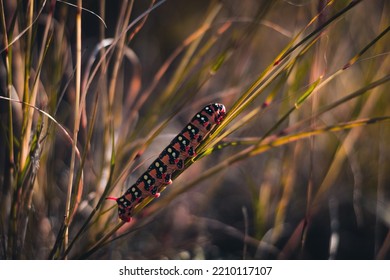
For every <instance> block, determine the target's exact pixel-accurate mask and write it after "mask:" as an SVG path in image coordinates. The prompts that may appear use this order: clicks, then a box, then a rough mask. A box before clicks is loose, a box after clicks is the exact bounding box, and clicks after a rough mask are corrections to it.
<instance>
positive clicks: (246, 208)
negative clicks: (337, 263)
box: [0, 0, 390, 259]
mask: <svg viewBox="0 0 390 280" xmlns="http://www.w3.org/2000/svg"><path fill="white" fill-rule="evenodd" d="M81 5H82V7H83V10H81V9H79V8H80V7H81ZM78 7H79V8H78ZM389 15H390V5H389V2H388V1H385V0H382V1H381V0H376V1H368V0H367V1H349V0H345V1H325V0H323V1H322V0H315V1H314V0H313V1H305V0H303V1H302V0H295V1H294V0H292V1H286V0H280V1H254V0H245V1H229V0H226V1H195V0H194V1H180V0H166V1H163V0H162V1H153V0H150V1H131V0H129V1H105V0H100V1H81V0H78V1H77V2H76V1H73V2H68V1H55V0H48V1H43V0H40V1H34V0H30V1H13V0H3V1H1V14H0V19H1V58H2V60H1V65H0V69H1V72H0V77H1V79H0V81H1V92H0V125H1V126H0V149H1V150H0V207H1V210H0V258H1V259H47V258H49V259H64V258H69V259H74V258H81V259H85V258H90V259H165V258H168V259H189V258H190V259H278V258H279V259H345V258H348V259H376V258H377V259H383V258H389V257H390V253H389V246H390V230H389V229H390V214H389V213H390V212H389V211H390V210H389V209H390V208H389V207H390V200H389V199H390V189H389V188H390V173H389V170H390V145H389V140H388V139H390V122H389V120H390V98H389V93H390V84H389V80H390V56H389V51H390V48H389V46H390V37H389V34H388V31H389V29H390V17H389ZM210 102H220V103H223V104H225V106H226V107H227V110H228V115H227V117H226V118H225V120H224V121H223V123H222V124H221V125H220V126H219V127H218V128H217V129H216V130H215V131H214V132H213V134H212V135H211V136H210V137H209V138H208V139H207V140H206V141H205V142H204V143H203V144H202V145H201V146H200V147H199V149H198V150H197V153H198V157H196V158H195V159H194V160H192V161H191V162H187V165H186V169H185V170H184V171H183V172H181V174H175V177H177V178H175V180H174V183H173V184H172V185H170V186H169V187H168V188H166V190H164V191H163V192H162V195H161V197H160V198H158V199H154V200H153V201H146V202H145V203H143V204H141V205H140V206H139V207H137V209H136V212H137V214H136V215H135V217H134V218H133V220H132V222H131V223H126V224H124V223H123V222H120V221H119V219H118V216H117V210H116V205H115V203H113V202H112V201H109V200H106V199H105V198H106V197H107V196H109V195H113V196H119V195H121V194H122V193H123V192H124V190H126V189H127V187H128V186H129V185H130V184H132V183H133V182H134V181H135V180H136V179H137V177H138V176H139V175H140V174H141V173H142V172H143V171H144V170H145V168H147V166H148V164H150V162H151V161H152V160H153V159H154V158H155V157H156V156H157V155H158V154H159V152H160V151H161V149H162V148H164V147H165V146H166V145H167V144H168V143H169V142H170V140H171V139H172V138H173V137H174V135H175V134H176V133H177V132H179V131H180V130H181V128H182V126H183V125H184V124H186V123H187V122H188V120H189V119H190V118H191V117H192V115H193V114H194V113H195V112H197V111H199V109H200V108H202V107H203V106H204V105H205V104H207V103H210ZM179 175H180V176H179Z"/></svg>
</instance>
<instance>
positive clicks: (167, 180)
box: [107, 103, 226, 222]
mask: <svg viewBox="0 0 390 280" xmlns="http://www.w3.org/2000/svg"><path fill="white" fill-rule="evenodd" d="M225 115H226V109H225V106H224V105H222V104H219V103H213V104H209V105H207V106H206V107H204V108H203V109H202V110H201V111H200V112H198V113H197V114H195V116H194V117H193V118H192V119H191V121H190V122H189V123H188V124H187V125H186V126H185V127H184V128H183V129H182V130H181V132H180V133H179V134H178V135H177V136H176V137H175V138H173V140H172V141H171V143H170V144H169V145H168V146H167V147H166V148H165V149H164V150H163V151H162V152H161V153H160V155H159V156H158V158H157V159H155V160H154V161H153V162H152V164H151V165H150V166H149V168H148V169H147V171H146V172H145V173H143V174H142V175H141V176H140V177H139V178H138V180H137V181H136V182H135V183H134V184H133V185H132V186H131V187H130V188H129V189H128V190H127V191H126V192H125V193H124V195H122V196H121V197H119V198H115V197H107V199H111V200H115V201H116V202H117V204H118V213H119V218H120V219H121V220H123V221H125V222H129V221H130V220H131V217H132V213H133V210H134V207H135V206H136V205H138V204H139V203H140V202H141V201H142V200H144V199H145V198H146V197H149V196H154V197H159V196H160V193H158V190H159V189H161V187H163V186H165V185H169V184H171V183H172V180H171V178H172V174H173V173H174V172H175V171H177V170H180V169H182V168H183V167H184V162H185V161H186V160H187V159H188V158H191V157H194V156H196V154H195V150H196V148H197V147H198V146H199V145H200V143H201V142H202V141H203V139H204V138H205V137H206V136H207V134H208V133H209V132H210V130H211V129H212V128H213V127H214V126H215V125H218V124H220V123H221V121H222V120H223V118H224V117H225Z"/></svg>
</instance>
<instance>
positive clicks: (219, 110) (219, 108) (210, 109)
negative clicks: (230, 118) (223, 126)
mask: <svg viewBox="0 0 390 280" xmlns="http://www.w3.org/2000/svg"><path fill="white" fill-rule="evenodd" d="M204 110H205V111H206V112H207V113H208V114H209V115H211V116H213V118H212V120H213V121H214V123H216V124H220V123H221V122H222V120H223V119H224V118H225V116H226V108H225V106H224V105H223V104H221V103H213V104H210V105H208V106H206V107H205V108H204Z"/></svg>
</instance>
